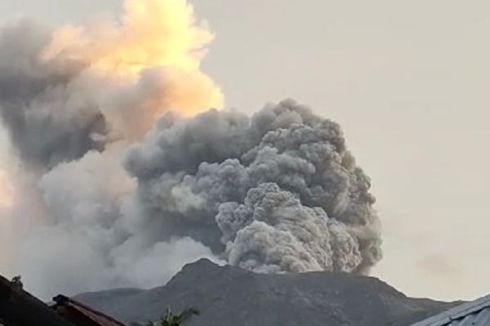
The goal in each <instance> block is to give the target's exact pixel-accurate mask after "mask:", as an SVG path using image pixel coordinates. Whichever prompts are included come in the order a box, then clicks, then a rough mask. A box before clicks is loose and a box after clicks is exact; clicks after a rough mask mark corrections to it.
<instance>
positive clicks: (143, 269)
mask: <svg viewBox="0 0 490 326" xmlns="http://www.w3.org/2000/svg"><path fill="white" fill-rule="evenodd" d="M212 37H213V36H212V34H211V33H210V32H209V30H208V29H207V28H206V27H205V26H204V25H202V24H200V23H199V22H198V21H197V19H196V18H195V16H194V12H193V10H192V7H191V6H190V5H189V4H187V2H186V1H184V0H138V1H136V0H127V1H126V3H125V13H124V14H123V17H122V18H121V20H120V21H118V22H106V23H104V24H101V25H100V26H99V25H97V26H67V27H63V28H61V29H57V30H55V31H51V30H49V29H47V28H43V27H42V26H39V25H36V24H34V23H32V22H26V21H24V22H19V23H15V24H11V25H9V26H6V27H4V28H2V29H1V30H0V47H1V48H2V49H5V51H2V53H0V117H1V119H2V124H3V126H4V128H5V129H6V131H7V132H8V135H9V140H10V145H11V147H12V151H13V153H14V154H15V157H12V158H11V159H10V161H11V162H12V167H10V168H7V171H8V174H9V175H8V180H10V182H12V183H13V186H12V188H13V190H12V191H9V193H13V194H14V198H13V199H12V200H9V203H10V206H9V207H8V209H3V210H2V211H0V272H8V273H15V274H22V275H23V278H24V280H25V282H26V285H27V286H28V287H29V288H30V289H31V291H33V292H35V293H37V294H38V295H40V296H43V297H49V296H51V295H53V294H55V293H57V292H65V293H67V294H72V293H77V292H82V291H89V290H98V289H101V288H114V287H128V286H134V287H152V286H157V285H161V284H163V283H165V282H166V281H167V280H168V279H169V278H170V277H172V276H173V275H174V274H175V272H177V271H178V270H179V269H180V267H181V266H182V265H183V264H185V263H187V262H190V261H192V260H195V259H198V258H201V257H207V258H210V259H212V260H214V261H216V262H219V263H223V264H225V263H227V264H231V265H235V266H240V267H242V268H246V269H249V270H252V271H256V272H261V273H282V272H293V273H298V272H307V271H319V270H328V271H343V272H354V273H366V272H367V271H368V270H369V268H370V267H371V266H373V265H374V264H375V263H376V262H377V261H379V260H380V259H381V250H380V244H381V238H380V231H379V219H378V217H377V215H376V212H375V210H374V208H373V205H374V202H375V199H374V197H373V196H372V195H371V194H370V192H369V191H370V181H369V178H368V177H367V176H366V175H365V174H364V172H363V171H362V169H361V168H359V167H358V166H357V165H356V162H355V159H354V157H353V156H352V154H351V153H350V152H349V151H348V150H347V147H346V144H345V139H344V136H343V134H342V131H341V129H340V127H339V126H338V125H337V124H336V123H334V122H332V121H330V120H328V119H325V118H322V117H320V116H317V115H316V114H315V113H313V112H312V111H311V110H310V109H309V108H307V107H305V106H303V105H299V104H297V103H296V102H294V101H292V100H286V101H283V102H281V103H279V104H276V105H273V104H270V105H267V106H266V107H265V108H263V109H262V110H260V111H258V112H257V113H255V114H253V115H252V116H249V115H246V114H243V113H239V112H231V111H226V110H217V109H220V108H221V107H222V106H223V96H222V94H221V91H220V89H219V87H217V86H216V85H215V84H214V82H213V81H212V80H211V79H210V78H209V77H208V76H206V75H205V74H204V73H203V72H202V71H201V69H200V67H199V65H200V61H201V59H202V57H203V53H204V52H205V48H206V46H207V44H208V43H209V42H210V41H211V39H212ZM157 44H158V45H157ZM212 108H214V109H212ZM216 108H217V109H216ZM1 174H2V173H0V175H1ZM0 190H1V189H0ZM1 193H2V192H1V191H0V194H1ZM81 270H83V273H82V275H80V273H79V271H81Z"/></svg>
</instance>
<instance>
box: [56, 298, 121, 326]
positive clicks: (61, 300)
mask: <svg viewBox="0 0 490 326" xmlns="http://www.w3.org/2000/svg"><path fill="white" fill-rule="evenodd" d="M53 300H54V301H55V302H56V304H64V303H70V304H72V305H74V306H78V307H80V308H83V309H85V310H88V311H89V312H91V313H93V314H95V315H99V316H101V317H103V318H106V319H108V320H109V321H111V322H114V323H116V324H118V325H121V326H126V325H125V324H123V323H122V322H120V321H119V320H117V319H115V318H114V317H111V316H109V315H106V314H105V313H103V312H101V311H98V310H95V309H94V308H91V307H89V306H87V305H85V304H83V303H81V302H79V301H77V300H75V299H72V298H69V297H67V296H64V295H61V294H60V295H57V296H56V297H54V298H53Z"/></svg>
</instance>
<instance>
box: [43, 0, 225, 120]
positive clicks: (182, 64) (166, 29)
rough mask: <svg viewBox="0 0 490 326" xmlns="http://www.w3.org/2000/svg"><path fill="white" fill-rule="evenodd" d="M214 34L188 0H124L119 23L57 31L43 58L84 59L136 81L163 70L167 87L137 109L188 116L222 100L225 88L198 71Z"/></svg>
mask: <svg viewBox="0 0 490 326" xmlns="http://www.w3.org/2000/svg"><path fill="white" fill-rule="evenodd" d="M213 38H214V35H213V34H212V33H211V32H210V31H209V29H208V28H207V27H206V25H205V24H202V23H200V22H198V21H197V19H196V17H195V15H194V10H193V8H192V6H191V5H190V4H188V3H187V1H186V0H126V1H125V3H124V13H123V16H122V18H121V19H120V21H118V22H117V23H115V22H102V23H99V24H96V25H93V26H66V27H63V28H61V29H58V30H57V31H55V33H54V34H53V38H52V41H51V43H50V44H49V45H48V46H47V47H46V49H45V51H44V53H43V59H44V60H54V59H57V58H64V59H68V60H77V61H80V62H84V63H86V64H87V67H88V68H87V70H88V71H89V72H90V73H92V74H98V75H102V76H110V77H111V78H118V79H120V80H121V79H122V80H126V81H127V82H128V83H131V84H133V85H134V84H138V82H139V80H140V79H141V78H142V77H141V76H142V74H143V73H145V71H148V70H158V69H161V73H162V74H165V76H164V78H162V79H164V80H165V82H164V84H165V85H164V86H165V89H164V91H163V90H162V91H161V92H160V94H154V98H151V99H148V98H146V99H145V100H144V103H139V104H137V105H136V107H135V109H136V110H147V111H146V112H145V113H144V114H143V115H146V116H151V117H153V116H158V115H159V114H160V113H161V112H164V111H168V110H169V108H171V109H172V110H176V111H178V112H180V113H182V114H183V115H187V116H189V115H195V114H196V113H199V112H202V111H205V110H208V109H209V108H222V107H223V105H224V103H223V102H224V97H223V94H222V91H221V89H220V88H219V87H218V86H216V85H215V83H214V82H213V81H212V80H211V79H210V78H209V77H208V76H206V75H205V74H204V73H203V72H202V71H201V70H200V64H201V60H202V59H203V57H204V55H205V54H206V46H207V45H208V44H209V43H210V42H211V41H212V40H213ZM149 104H151V105H149ZM151 119H153V118H151Z"/></svg>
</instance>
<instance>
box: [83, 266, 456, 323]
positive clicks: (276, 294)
mask: <svg viewBox="0 0 490 326" xmlns="http://www.w3.org/2000/svg"><path fill="white" fill-rule="evenodd" d="M76 299H77V300H79V301H81V302H83V303H86V304H88V305H91V306H92V307H94V308H96V309H98V310H101V311H103V312H105V313H107V314H109V315H112V316H114V317H116V318H119V319H121V320H123V321H125V322H130V321H147V320H157V319H158V318H159V316H160V315H161V314H162V313H163V312H164V311H165V309H166V308H167V307H172V309H173V310H175V311H179V310H181V309H184V308H186V307H194V308H197V309H198V310H199V311H200V312H201V314H200V316H198V317H196V318H195V319H194V320H192V321H191V322H190V323H189V325H190V326H192V325H200V326H225V325H226V326H230V325H234V326H266V325H267V326H269V325H281V326H293V325H303V324H305V325H309V326H316V325H318V326H320V325H322V326H324V325H329V326H350V325H356V326H384V325H386V326H388V325H390V326H391V325H392V326H403V325H409V324H411V323H412V322H415V321H418V320H421V319H423V318H425V317H427V316H430V315H432V314H435V313H437V312H440V311H443V310H445V309H448V308H450V307H452V306H453V305H454V304H450V303H441V302H436V301H431V300H427V299H411V298H408V297H406V296H405V295H403V294H402V293H400V292H398V291H397V290H395V289H393V288H392V287H390V286H389V285H387V284H385V283H384V282H382V281H380V280H378V279H376V278H371V277H365V276H358V275H352V274H339V273H328V272H313V273H305V274H280V275H272V274H255V273H251V272H248V271H244V270H241V269H239V268H235V267H230V266H225V267H220V266H217V265H215V264H213V263H211V262H210V261H208V260H200V261H198V262H196V263H193V264H189V265H186V266H185V267H184V268H183V269H182V271H181V272H180V273H178V274H177V275H176V276H175V277H174V278H173V279H172V280H171V281H170V282H169V283H168V284H167V285H165V286H163V287H159V288H155V289H151V290H137V289H123V290H112V291H104V292H96V293H87V294H82V295H79V296H77V297H76Z"/></svg>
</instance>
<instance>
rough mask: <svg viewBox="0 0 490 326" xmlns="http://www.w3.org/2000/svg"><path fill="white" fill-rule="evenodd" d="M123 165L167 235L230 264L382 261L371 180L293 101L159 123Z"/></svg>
mask: <svg viewBox="0 0 490 326" xmlns="http://www.w3.org/2000/svg"><path fill="white" fill-rule="evenodd" d="M126 167H127V170H128V171H129V172H130V173H131V175H133V176H134V177H136V178H137V179H138V185H139V187H138V198H139V200H140V202H141V203H142V206H143V207H144V211H145V214H144V215H145V218H146V219H148V220H149V221H151V222H152V223H154V224H156V225H157V228H158V229H160V230H161V232H162V235H163V236H164V237H168V236H174V235H178V236H189V237H191V238H194V239H196V240H197V241H200V242H202V243H204V244H205V245H206V246H209V247H210V248H212V249H213V250H214V252H215V253H216V254H218V255H219V256H220V257H224V258H225V259H226V260H227V261H228V262H229V263H231V264H233V265H239V266H241V267H245V268H249V269H252V270H256V271H263V272H269V271H270V272H305V271H311V270H331V271H346V272H352V271H363V270H365V269H366V268H368V267H370V266H372V265H374V264H375V263H376V262H377V261H378V260H379V259H380V258H381V250H380V243H381V240H380V238H379V232H378V225H379V221H378V217H377V216H376V213H375V211H374V210H373V208H372V205H373V204H374V201H375V200H374V197H373V196H372V195H371V194H370V193H369V188H370V182H369V178H368V177H367V176H366V175H365V174H364V173H363V171H362V170H361V169H360V168H358V167H357V166H356V164H355V160H354V158H353V156H352V155H351V154H350V152H348V151H347V150H346V146H345V141H344V138H343V136H342V131H341V130H340V127H339V126H338V125H337V124H336V123H334V122H332V121H330V120H326V119H322V118H320V117H318V116H316V115H314V114H313V113H312V112H311V111H310V110H309V109H307V108H305V107H303V106H300V105H297V104H295V102H294V101H284V102H282V103H280V104H279V105H277V106H272V105H271V106H268V107H266V108H265V109H263V110H262V111H260V112H258V113H257V114H255V115H254V116H253V117H252V118H248V117H247V116H245V115H243V114H240V113H236V112H219V111H210V112H207V113H204V114H202V115H200V116H198V117H196V118H194V119H191V120H181V119H175V118H173V117H171V116H167V117H164V118H163V119H162V120H161V121H160V123H159V124H158V125H157V126H156V127H155V129H154V130H153V131H151V132H150V133H149V135H148V136H147V137H146V139H145V141H144V142H143V143H142V144H140V145H137V146H134V147H133V148H132V149H131V150H130V151H129V154H128V155H127V157H126ZM154 227H155V225H154Z"/></svg>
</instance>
